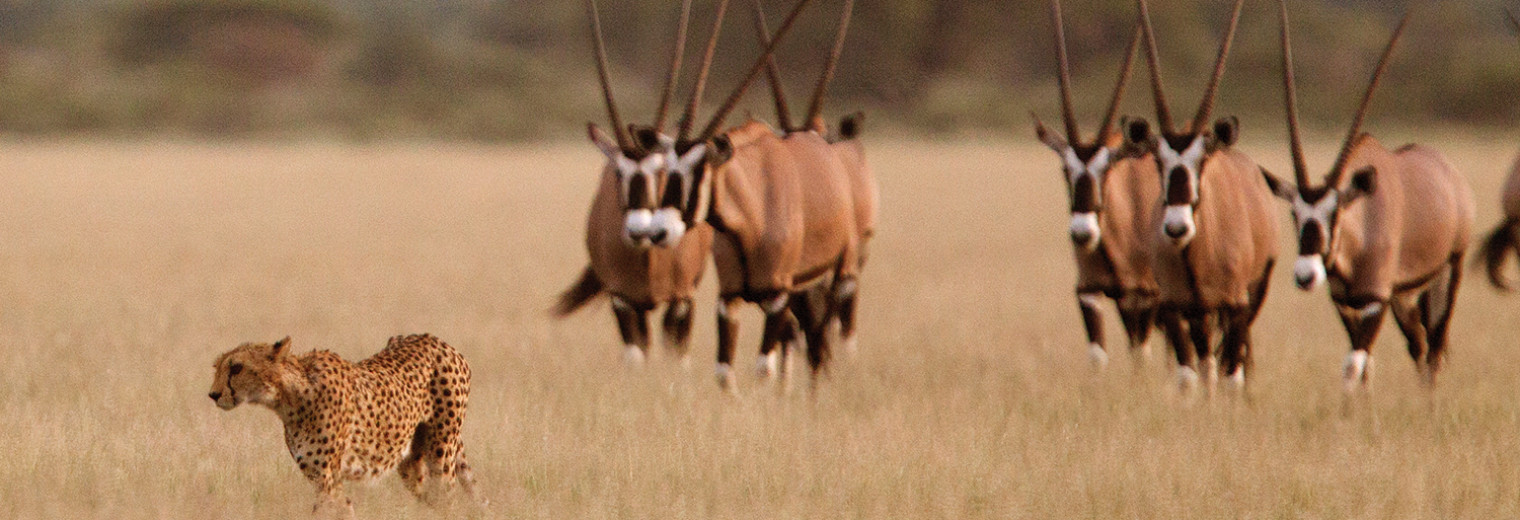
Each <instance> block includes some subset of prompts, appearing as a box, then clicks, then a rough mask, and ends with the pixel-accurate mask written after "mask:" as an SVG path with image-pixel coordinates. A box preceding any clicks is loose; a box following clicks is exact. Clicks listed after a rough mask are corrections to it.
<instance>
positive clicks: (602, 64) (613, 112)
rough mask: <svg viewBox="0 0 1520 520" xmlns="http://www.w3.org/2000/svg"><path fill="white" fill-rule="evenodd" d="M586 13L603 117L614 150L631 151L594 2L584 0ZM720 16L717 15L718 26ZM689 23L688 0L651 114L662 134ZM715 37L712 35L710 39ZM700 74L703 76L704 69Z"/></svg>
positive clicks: (673, 93)
mask: <svg viewBox="0 0 1520 520" xmlns="http://www.w3.org/2000/svg"><path fill="white" fill-rule="evenodd" d="M586 11H587V14H589V15H590V19H591V45H592V48H593V49H595V51H596V72H597V78H598V79H599V80H600V81H601V84H602V99H603V101H604V102H605V103H606V105H607V117H608V119H610V120H611V123H612V131H613V135H614V136H615V137H616V138H617V143H618V147H619V148H622V149H624V150H632V149H633V140H632V139H631V138H630V136H629V135H628V127H627V126H625V125H623V116H622V114H621V113H620V112H619V111H618V107H617V99H616V98H615V97H614V96H613V95H612V81H611V80H610V79H609V77H608V73H607V45H606V43H605V40H604V39H603V38H602V18H601V15H600V14H598V11H599V10H598V9H597V6H596V0H586ZM721 20H722V15H721V11H720V14H719V21H720V23H721ZM690 22H691V0H684V1H683V2H682V3H681V19H680V24H679V25H678V26H677V28H676V41H675V49H674V50H672V51H671V58H670V70H669V72H667V73H666V74H665V89H664V92H663V93H662V94H661V96H660V108H659V109H658V111H657V112H656V113H655V123H654V130H655V131H656V132H664V131H665V122H666V119H667V115H668V114H669V112H670V100H671V98H672V97H673V96H674V95H675V88H676V82H677V79H678V77H679V76H680V73H681V58H682V57H683V56H684V55H685V50H686V33H687V27H688V26H689V25H690ZM713 37H714V38H715V39H716V37H717V35H716V33H715V34H714V36H713ZM702 75H703V76H704V77H705V76H706V68H705V66H704V68H703V73H702Z"/></svg>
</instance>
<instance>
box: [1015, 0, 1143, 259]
mask: <svg viewBox="0 0 1520 520" xmlns="http://www.w3.org/2000/svg"><path fill="white" fill-rule="evenodd" d="M1050 17H1051V23H1053V24H1054V26H1055V33H1056V58H1057V60H1056V61H1057V62H1058V63H1059V65H1060V71H1059V72H1060V74H1059V75H1058V76H1057V78H1058V79H1059V83H1060V86H1061V120H1062V122H1063V123H1064V125H1065V126H1066V137H1065V138H1062V137H1061V136H1059V135H1056V134H1055V133H1053V132H1051V131H1050V130H1049V129H1047V128H1045V123H1044V122H1043V121H1041V120H1040V118H1039V116H1034V126H1035V136H1036V137H1038V138H1039V139H1040V142H1042V143H1045V146H1048V147H1050V149H1051V150H1052V151H1054V152H1055V153H1056V155H1057V156H1059V157H1060V158H1061V172H1062V173H1063V175H1062V178H1064V179H1065V180H1066V193H1067V200H1068V202H1069V203H1070V204H1069V207H1070V209H1071V228H1070V232H1071V242H1072V244H1073V245H1075V246H1076V247H1077V248H1079V249H1082V250H1086V251H1092V250H1094V249H1097V248H1098V244H1099V243H1101V241H1102V239H1103V233H1102V230H1101V228H1100V226H1099V225H1098V220H1099V216H1100V214H1101V213H1102V211H1103V200H1104V199H1103V198H1104V193H1103V181H1104V177H1105V176H1106V175H1107V174H1108V169H1109V167H1111V166H1112V165H1113V164H1114V163H1116V162H1118V161H1119V159H1120V155H1121V154H1122V152H1121V149H1120V148H1119V147H1117V146H1115V145H1117V144H1118V143H1117V142H1116V141H1114V140H1113V139H1111V137H1113V133H1114V120H1115V117H1116V116H1117V115H1118V112H1119V103H1120V102H1121V101H1122V100H1123V98H1124V87H1125V85H1126V84H1127V83H1128V82H1129V73H1130V66H1131V65H1132V64H1133V63H1134V57H1135V51H1136V49H1137V48H1138V46H1139V44H1140V34H1139V33H1138V32H1136V34H1135V36H1134V38H1131V39H1130V45H1129V52H1128V53H1126V54H1125V57H1124V65H1123V66H1122V67H1120V69H1119V81H1118V82H1117V83H1116V84H1115V86H1114V95H1113V99H1112V101H1111V102H1109V105H1108V114H1107V115H1106V116H1104V118H1103V126H1102V127H1100V129H1099V130H1098V135H1097V136H1096V137H1094V138H1093V140H1092V141H1083V140H1082V132H1081V130H1079V129H1078V128H1077V117H1076V115H1075V114H1074V113H1073V111H1072V101H1071V66H1070V63H1069V62H1068V61H1067V56H1066V27H1065V21H1064V19H1063V17H1062V16H1061V2H1060V0H1051V2H1050Z"/></svg>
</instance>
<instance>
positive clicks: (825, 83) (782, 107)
mask: <svg viewBox="0 0 1520 520" xmlns="http://www.w3.org/2000/svg"><path fill="white" fill-rule="evenodd" d="M754 4H755V32H756V34H757V36H758V37H759V39H760V45H761V46H764V47H769V46H770V45H771V40H772V38H771V36H770V31H769V30H768V29H767V28H766V24H765V7H764V6H763V5H762V3H761V0H754ZM854 12H855V0H845V2H844V13H843V14H842V15H840V20H839V29H838V31H836V32H835V34H834V48H833V50H832V52H830V54H829V59H828V62H826V63H825V65H824V67H823V73H822V74H820V75H819V77H818V83H817V84H816V86H814V88H813V99H812V101H811V102H810V103H809V104H808V112H807V117H806V118H804V119H803V120H802V122H803V124H804V125H810V124H812V122H813V120H815V119H817V118H818V116H819V115H821V114H823V100H824V97H825V95H826V94H827V93H828V90H829V83H831V82H833V80H834V71H835V70H836V69H837V68H838V65H839V57H840V55H842V54H843V53H844V42H845V35H847V34H848V33H849V30H850V16H851V14H852V13H854ZM765 62H766V63H765V65H766V77H767V78H768V79H769V80H770V85H771V97H772V99H774V100H775V103H776V122H777V124H779V125H780V126H781V129H782V130H784V131H787V132H793V131H796V130H799V128H798V127H797V126H794V125H793V124H792V117H791V109H790V108H788V106H787V102H786V92H785V89H783V88H782V86H781V72H780V70H779V69H778V68H777V67H776V60H775V57H774V56H767V57H766V59H765Z"/></svg>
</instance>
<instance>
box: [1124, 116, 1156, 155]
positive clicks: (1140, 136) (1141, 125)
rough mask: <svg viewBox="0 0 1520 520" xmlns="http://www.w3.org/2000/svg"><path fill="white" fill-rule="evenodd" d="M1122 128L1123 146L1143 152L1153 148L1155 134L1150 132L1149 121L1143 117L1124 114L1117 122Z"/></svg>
mask: <svg viewBox="0 0 1520 520" xmlns="http://www.w3.org/2000/svg"><path fill="white" fill-rule="evenodd" d="M1119 126H1120V127H1121V128H1123V129H1124V148H1125V149H1126V150H1131V151H1134V152H1139V153H1145V152H1149V151H1151V150H1153V149H1155V144H1156V134H1155V133H1153V132H1151V122H1150V121H1146V120H1145V118H1143V117H1128V116H1125V118H1124V119H1123V120H1121V121H1120V122H1119Z"/></svg>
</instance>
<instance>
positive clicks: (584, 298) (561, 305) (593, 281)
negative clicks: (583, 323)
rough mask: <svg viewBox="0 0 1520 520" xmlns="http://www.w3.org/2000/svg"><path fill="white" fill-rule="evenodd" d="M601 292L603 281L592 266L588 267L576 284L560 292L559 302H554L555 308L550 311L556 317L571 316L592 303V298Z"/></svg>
mask: <svg viewBox="0 0 1520 520" xmlns="http://www.w3.org/2000/svg"><path fill="white" fill-rule="evenodd" d="M600 294H602V281H601V280H598V279H597V278H596V273H593V272H591V268H590V267H587V268H586V270H585V271H582V272H581V277H580V279H579V280H576V281H575V285H572V286H570V288H569V289H565V292H563V293H560V295H559V302H558V303H556V304H554V309H552V310H551V311H550V312H552V313H553V314H554V317H556V318H563V317H566V316H569V315H571V314H573V313H575V311H576V310H579V309H580V308H581V307H584V306H586V304H587V303H591V300H594V299H596V297H597V296H598V295H600Z"/></svg>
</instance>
